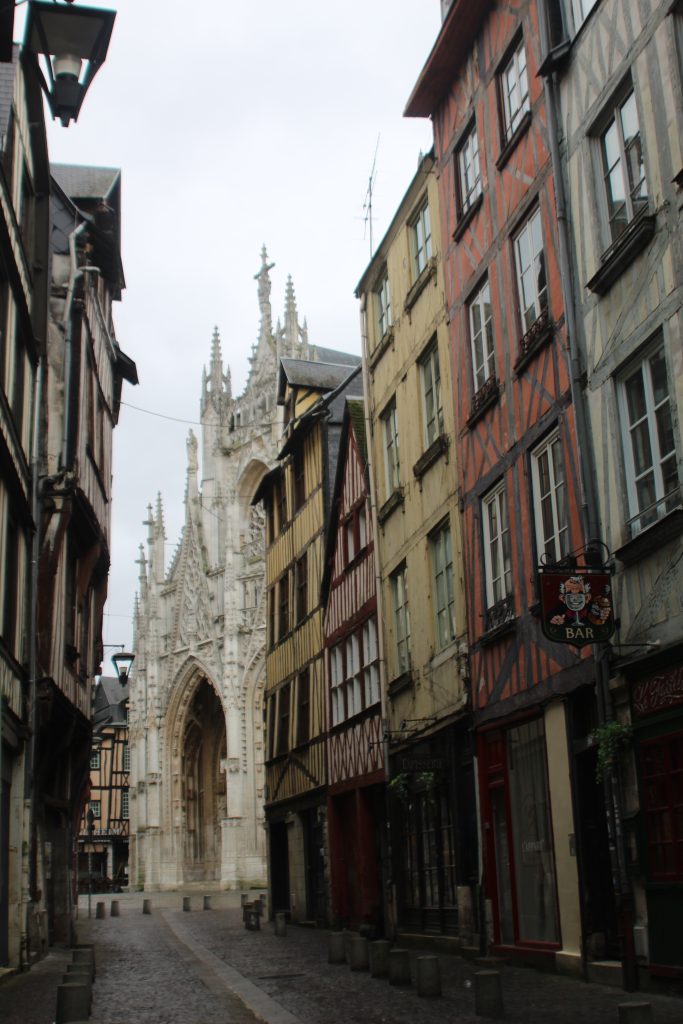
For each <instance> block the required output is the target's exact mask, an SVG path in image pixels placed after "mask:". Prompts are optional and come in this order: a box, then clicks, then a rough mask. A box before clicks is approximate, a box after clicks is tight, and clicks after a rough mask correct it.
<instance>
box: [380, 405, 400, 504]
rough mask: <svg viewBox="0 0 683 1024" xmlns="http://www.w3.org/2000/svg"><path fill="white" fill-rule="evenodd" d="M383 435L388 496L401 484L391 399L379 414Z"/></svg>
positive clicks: (396, 427)
mask: <svg viewBox="0 0 683 1024" xmlns="http://www.w3.org/2000/svg"><path fill="white" fill-rule="evenodd" d="M381 420H382V432H383V436H384V471H385V480H386V488H387V497H389V496H390V495H391V494H393V492H394V491H395V490H397V489H398V488H399V486H400V484H401V475H400V464H399V458H398V419H397V417H396V402H395V401H394V400H392V401H391V402H390V403H389V405H388V406H387V407H386V409H385V410H384V412H383V413H382V416H381Z"/></svg>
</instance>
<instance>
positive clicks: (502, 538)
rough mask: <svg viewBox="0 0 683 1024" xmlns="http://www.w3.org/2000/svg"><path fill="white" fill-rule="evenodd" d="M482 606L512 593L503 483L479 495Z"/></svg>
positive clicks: (510, 560)
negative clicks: (482, 570)
mask: <svg viewBox="0 0 683 1024" xmlns="http://www.w3.org/2000/svg"><path fill="white" fill-rule="evenodd" d="M481 505H482V525H483V529H484V569H485V572H486V606H487V608H492V607H494V606H495V605H498V604H500V603H501V601H504V600H505V599H506V598H507V597H509V596H510V595H511V593H512V554H511V550H510V524H509V521H508V504H507V495H506V493H505V484H504V483H501V484H499V485H498V486H497V487H496V488H495V489H494V490H493V491H491V492H490V493H489V494H487V495H486V497H485V498H483V499H482V503H481Z"/></svg>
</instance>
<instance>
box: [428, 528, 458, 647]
mask: <svg viewBox="0 0 683 1024" xmlns="http://www.w3.org/2000/svg"><path fill="white" fill-rule="evenodd" d="M429 548H430V551H431V559H432V579H433V590H434V616H435V623H434V626H435V637H436V646H437V648H438V649H441V648H442V647H446V646H448V644H449V643H450V642H451V641H452V640H453V639H454V638H455V597H454V594H453V550H452V545H451V527H450V523H448V522H446V523H443V524H442V525H441V526H440V527H439V528H438V529H437V530H435V531H434V532H433V533H431V534H430V536H429Z"/></svg>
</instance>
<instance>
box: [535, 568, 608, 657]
mask: <svg viewBox="0 0 683 1024" xmlns="http://www.w3.org/2000/svg"><path fill="white" fill-rule="evenodd" d="M539 584H540V586H539V589H540V592H541V616H542V628H543V633H544V634H545V636H547V637H548V639H549V640H554V641H556V643H560V644H573V645H574V646H575V647H584V646H585V645H586V644H599V643H604V642H605V641H606V640H609V638H610V637H611V636H612V634H613V632H614V608H613V606H612V577H611V575H610V573H609V572H607V571H605V570H604V569H602V570H600V571H599V572H598V571H593V570H591V569H574V570H572V571H570V572H568V571H567V570H566V569H565V570H564V571H562V572H558V571H557V570H556V569H552V570H551V569H542V570H541V572H540V573H539Z"/></svg>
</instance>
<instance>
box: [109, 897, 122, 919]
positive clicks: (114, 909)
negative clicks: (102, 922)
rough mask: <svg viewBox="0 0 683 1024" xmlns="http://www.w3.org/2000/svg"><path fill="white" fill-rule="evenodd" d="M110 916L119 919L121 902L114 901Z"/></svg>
mask: <svg viewBox="0 0 683 1024" xmlns="http://www.w3.org/2000/svg"><path fill="white" fill-rule="evenodd" d="M109 914H110V916H111V917H119V916H120V915H119V901H118V900H112V901H111V907H110V908H109Z"/></svg>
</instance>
